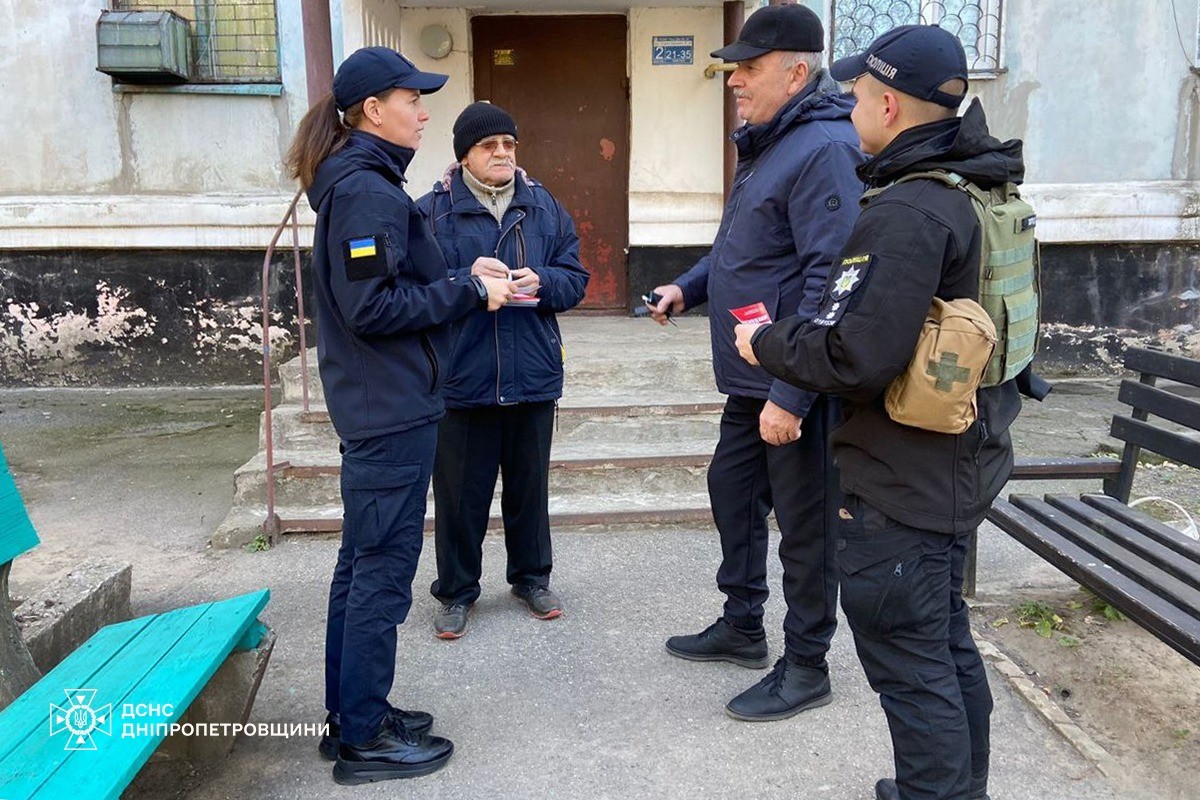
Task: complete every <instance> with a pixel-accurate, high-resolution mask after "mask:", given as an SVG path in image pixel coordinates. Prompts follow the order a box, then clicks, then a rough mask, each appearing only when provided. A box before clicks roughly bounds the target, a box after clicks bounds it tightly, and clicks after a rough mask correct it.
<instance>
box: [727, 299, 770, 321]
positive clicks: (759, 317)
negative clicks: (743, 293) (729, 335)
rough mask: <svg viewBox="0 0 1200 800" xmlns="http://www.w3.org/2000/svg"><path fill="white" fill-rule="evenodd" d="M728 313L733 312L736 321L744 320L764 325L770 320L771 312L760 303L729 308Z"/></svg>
mask: <svg viewBox="0 0 1200 800" xmlns="http://www.w3.org/2000/svg"><path fill="white" fill-rule="evenodd" d="M729 313H730V314H733V316H734V318H735V319H737V321H738V322H746V323H749V324H751V325H765V324H767V323H768V322H770V321H771V312H769V311H767V307H766V306H764V305H763V304H762V303H755V304H753V305H749V306H742V307H741V308H731V309H729Z"/></svg>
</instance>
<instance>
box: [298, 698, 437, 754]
mask: <svg viewBox="0 0 1200 800" xmlns="http://www.w3.org/2000/svg"><path fill="white" fill-rule="evenodd" d="M389 713H390V714H392V716H394V717H396V718H397V719H399V720H400V722H401V723H402V724H403V725H404V727H405V729H407V730H408V732H409V733H425V732H426V731H428V730H429V729H430V728H432V727H433V715H432V714H430V713H429V712H427V711H402V710H400V709H399V708H394V707H393V708H392V710H391V711H390V712H389ZM325 725H326V727H328V729H329V731H328V732H327V733H326V734H325V735H324V736H322V737H321V743H320V744H319V745H317V750H319V751H320V753H321V757H322V758H324V759H325V760H326V761H337V754H338V745H340V744H341V743H342V720H341V717H340V716H339V715H337V714H327V715H326V716H325Z"/></svg>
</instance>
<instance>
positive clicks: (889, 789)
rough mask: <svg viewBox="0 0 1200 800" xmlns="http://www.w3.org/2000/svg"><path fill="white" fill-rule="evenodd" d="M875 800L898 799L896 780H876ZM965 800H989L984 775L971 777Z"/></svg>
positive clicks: (898, 791)
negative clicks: (979, 777) (982, 776)
mask: <svg viewBox="0 0 1200 800" xmlns="http://www.w3.org/2000/svg"><path fill="white" fill-rule="evenodd" d="M875 800H900V790H899V789H898V788H897V787H896V782H895V781H894V780H892V779H891V778H884V779H882V780H880V781H876V782H875ZM967 800H991V798H990V797H989V796H988V793H987V777H986V776H985V777H984V778H983V779H982V780H980V779H978V778H971V788H970V789H969V790H968V793H967Z"/></svg>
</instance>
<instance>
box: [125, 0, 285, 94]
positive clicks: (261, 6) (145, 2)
mask: <svg viewBox="0 0 1200 800" xmlns="http://www.w3.org/2000/svg"><path fill="white" fill-rule="evenodd" d="M113 10H114V11H174V12H175V13H176V14H178V15H179V16H181V17H183V18H184V19H186V20H187V21H188V42H189V45H190V50H191V53H190V56H191V66H192V70H191V79H190V81H191V82H192V83H278V82H279V38H278V26H277V24H276V21H275V0H193V2H190V3H186V2H184V3H171V2H164V0H113Z"/></svg>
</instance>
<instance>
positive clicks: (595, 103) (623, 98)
mask: <svg viewBox="0 0 1200 800" xmlns="http://www.w3.org/2000/svg"><path fill="white" fill-rule="evenodd" d="M471 29H472V36H473V42H474V60H475V97H476V99H478V100H489V101H491V102H493V103H495V104H496V105H498V106H500V107H501V108H504V109H505V110H507V111H508V112H509V113H511V114H512V115H513V118H514V119H516V121H517V129H518V131H519V132H520V141H521V146H520V148H519V149H518V151H517V163H518V164H519V165H520V166H521V167H523V168H524V169H525V170H526V171H527V172H528V173H529V175H530V176H532V177H534V178H536V179H537V180H539V181H541V182H542V183H543V184H545V186H546V188H548V189H549V190H550V191H551V192H552V193H553V194H554V196H555V197H556V198H558V201H559V202H560V203H562V204H563V206H565V207H566V209H567V211H569V212H570V213H571V216H572V217H573V218H574V219H575V227H576V230H578V232H579V239H580V247H579V254H580V258H581V260H582V261H583V265H584V266H585V267H587V268H588V270H590V271H591V273H592V278H591V281H590V282H589V283H588V290H587V297H586V298H585V299H584V301H583V307H584V308H621V309H624V308H625V307H626V306H627V304H628V298H627V297H626V287H625V284H626V268H627V267H626V264H627V259H626V252H625V248H626V245H627V243H628V236H629V194H628V193H629V95H628V92H627V89H626V87H627V82H626V76H625V58H626V37H627V25H626V21H625V17H620V16H570V17H536V16H504V17H488V16H481V17H475V18H474V19H472V21H471Z"/></svg>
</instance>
